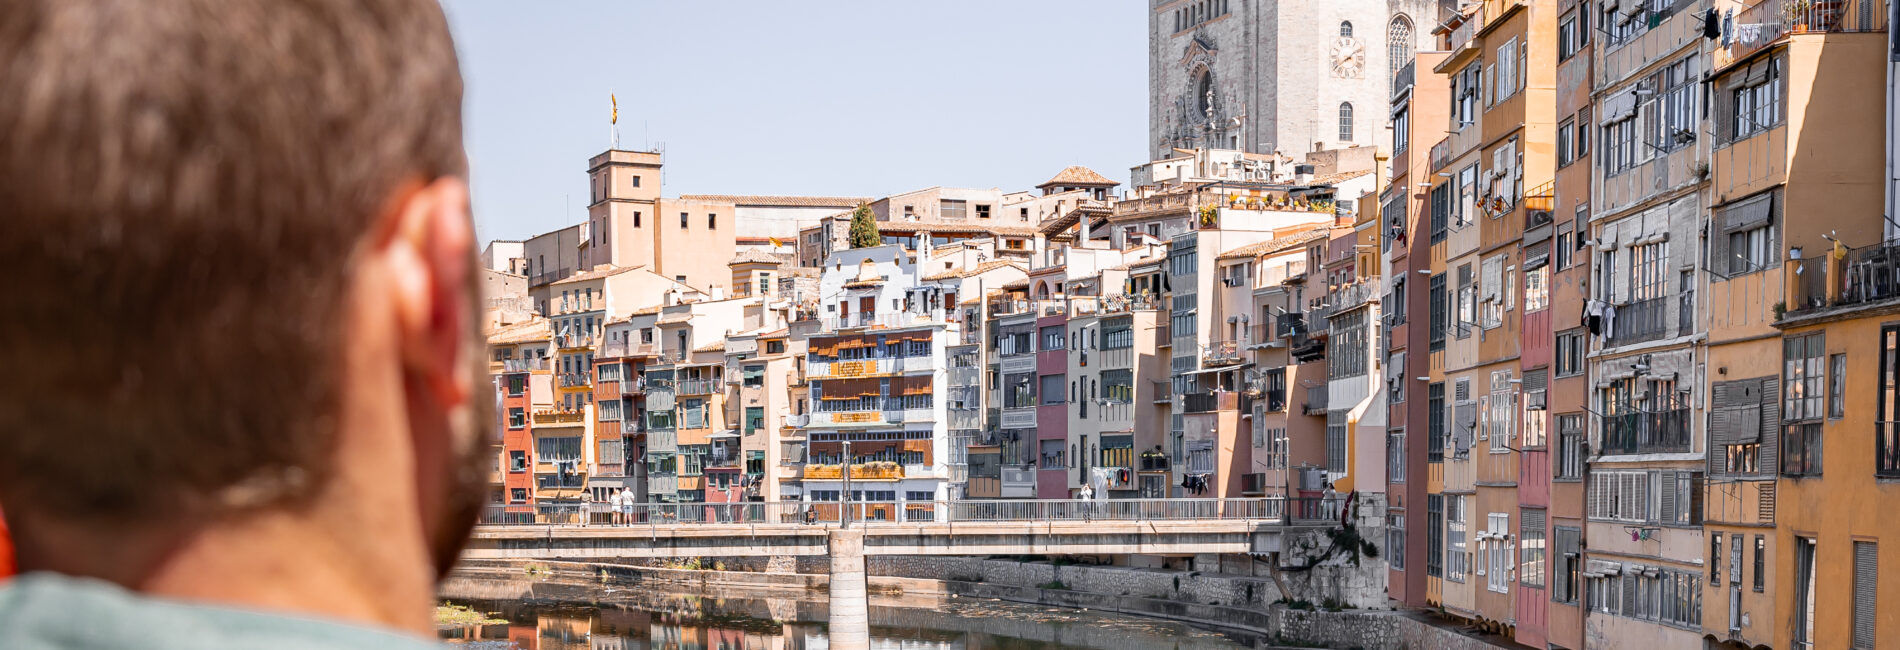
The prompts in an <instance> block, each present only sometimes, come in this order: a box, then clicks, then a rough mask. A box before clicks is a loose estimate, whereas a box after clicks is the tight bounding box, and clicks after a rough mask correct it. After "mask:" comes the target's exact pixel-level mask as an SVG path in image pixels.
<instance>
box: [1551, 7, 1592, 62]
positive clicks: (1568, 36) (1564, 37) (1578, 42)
mask: <svg viewBox="0 0 1900 650" xmlns="http://www.w3.org/2000/svg"><path fill="white" fill-rule="evenodd" d="M1580 16H1581V17H1583V18H1584V19H1585V21H1586V22H1587V21H1588V19H1589V14H1587V13H1585V12H1582V11H1574V12H1570V13H1566V14H1564V15H1563V18H1560V19H1558V22H1557V60H1558V61H1559V62H1562V61H1565V60H1568V59H1569V58H1570V57H1573V56H1576V55H1577V53H1578V52H1581V51H1583V42H1584V41H1583V39H1584V38H1585V33H1584V32H1585V29H1587V28H1584V27H1582V26H1581V25H1579V24H1578V23H1577V18H1578V17H1580Z"/></svg>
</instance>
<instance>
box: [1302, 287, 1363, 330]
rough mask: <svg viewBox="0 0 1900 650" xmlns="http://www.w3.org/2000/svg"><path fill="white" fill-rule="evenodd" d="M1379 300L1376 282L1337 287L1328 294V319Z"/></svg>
mask: <svg viewBox="0 0 1900 650" xmlns="http://www.w3.org/2000/svg"><path fill="white" fill-rule="evenodd" d="M1378 298H1379V287H1378V283H1376V282H1372V281H1360V282H1354V283H1352V284H1348V285H1344V286H1341V287H1337V288H1335V289H1333V290H1332V291H1331V292H1330V293H1328V294H1326V302H1327V304H1328V308H1327V311H1326V317H1327V318H1331V317H1332V316H1335V315H1338V314H1342V313H1345V312H1348V311H1352V310H1353V309H1356V308H1358V307H1359V306H1361V305H1364V304H1366V303H1370V302H1373V301H1376V300H1378ZM1317 318H1318V317H1317V316H1315V319H1317ZM1313 322H1314V323H1318V322H1319V321H1318V320H1314V321H1313Z"/></svg>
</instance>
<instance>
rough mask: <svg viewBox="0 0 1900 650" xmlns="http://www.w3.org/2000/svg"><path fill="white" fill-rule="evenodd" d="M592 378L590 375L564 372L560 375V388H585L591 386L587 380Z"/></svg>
mask: <svg viewBox="0 0 1900 650" xmlns="http://www.w3.org/2000/svg"><path fill="white" fill-rule="evenodd" d="M592 378H593V377H592V376H591V375H589V374H587V373H584V372H564V373H561V387H562V388H586V387H588V386H589V385H590V384H591V382H590V381H589V380H590V379H592Z"/></svg>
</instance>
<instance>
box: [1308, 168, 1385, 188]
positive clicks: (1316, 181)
mask: <svg viewBox="0 0 1900 650" xmlns="http://www.w3.org/2000/svg"><path fill="white" fill-rule="evenodd" d="M1370 173H1372V170H1370V169H1361V170H1359V171H1356V172H1339V173H1337V174H1327V175H1324V176H1314V177H1313V182H1312V183H1310V184H1311V185H1338V184H1340V183H1344V182H1346V181H1349V180H1352V179H1355V178H1358V177H1360V176H1364V175H1366V174H1370Z"/></svg>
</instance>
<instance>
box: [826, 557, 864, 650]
mask: <svg viewBox="0 0 1900 650" xmlns="http://www.w3.org/2000/svg"><path fill="white" fill-rule="evenodd" d="M826 542H827V544H826V545H827V547H828V550H829V551H830V553H831V607H830V610H831V621H830V637H831V639H830V641H831V647H832V648H834V649H835V650H865V649H867V648H870V647H871V620H870V608H871V603H870V600H869V599H868V598H867V596H866V595H865V590H864V531H862V530H833V531H831V533H830V536H829V538H828V539H827V540H826Z"/></svg>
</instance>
